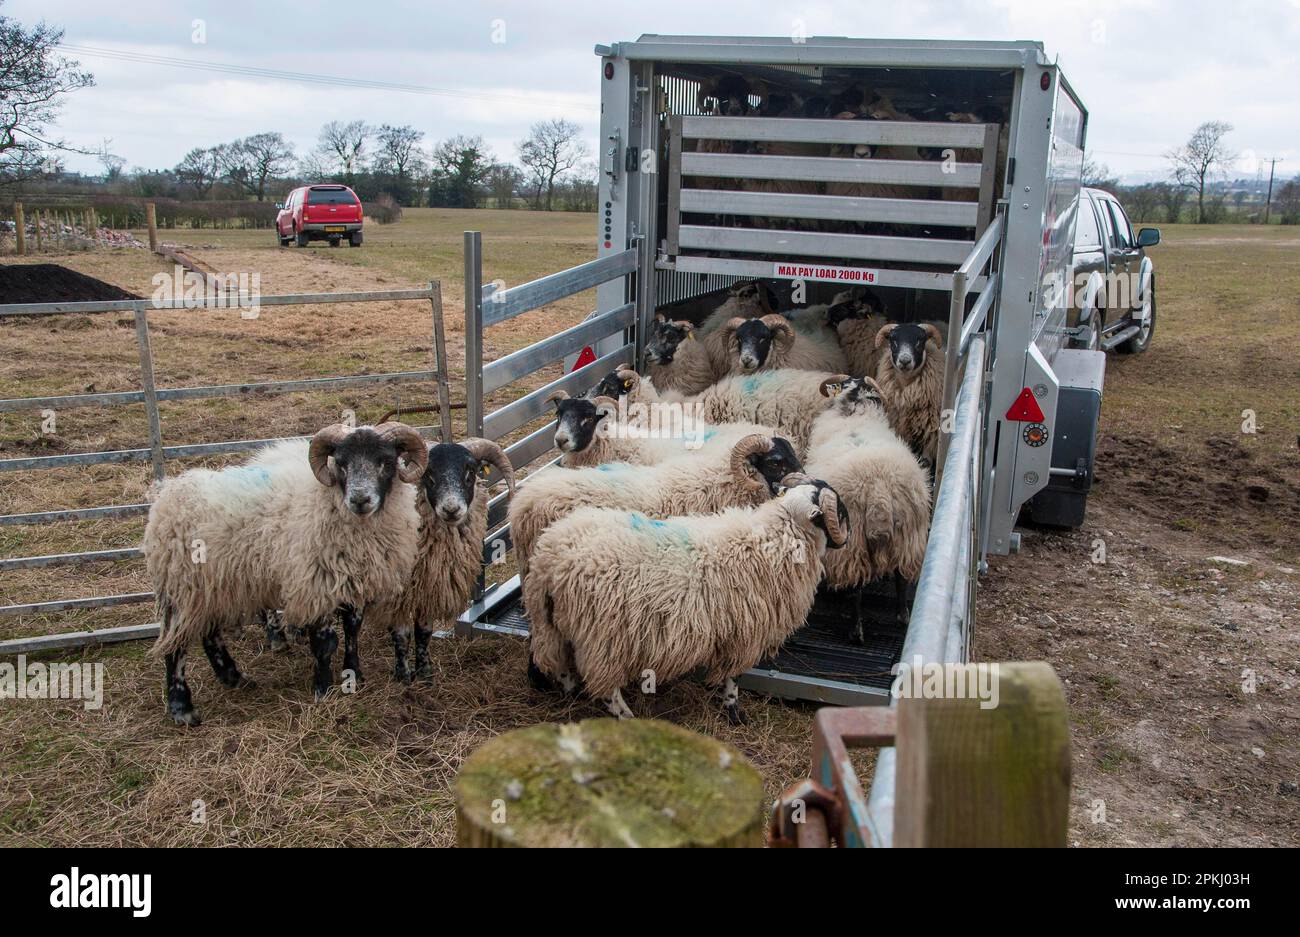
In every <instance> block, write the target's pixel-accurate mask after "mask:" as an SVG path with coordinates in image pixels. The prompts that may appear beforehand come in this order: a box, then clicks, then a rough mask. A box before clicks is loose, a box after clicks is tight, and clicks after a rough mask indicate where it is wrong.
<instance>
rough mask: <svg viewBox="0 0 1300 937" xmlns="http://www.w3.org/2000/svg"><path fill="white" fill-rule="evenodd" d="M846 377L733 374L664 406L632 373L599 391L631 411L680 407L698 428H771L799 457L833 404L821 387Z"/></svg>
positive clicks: (616, 376) (618, 375) (622, 373)
mask: <svg viewBox="0 0 1300 937" xmlns="http://www.w3.org/2000/svg"><path fill="white" fill-rule="evenodd" d="M848 377H849V375H847V374H830V373H827V372H822V371H798V370H794V369H790V368H785V369H781V370H777V371H763V372H760V373H758V374H731V375H728V376H727V377H724V378H722V380H720V381H718V382H717V383H716V384H714V385H713V386H712V387H710V388H708V389H707V390H705V391H704V392H702V393H699V394H696V395H694V396H693V397H686V398H684V399H683V398H677V397H670V398H668V399H667V400H665V398H663V397H661V396H660V394H659V392H658V390H657V389H656V388H655V386H654V384H653V383H651V382H650V381H648V380H646V379H645V378H644V377H642V376H641V375H639V374H637V373H636V372H635V371H632V370H630V369H627V368H620V369H619V370H617V371H615V372H614V373H613V374H610V375H607V376H606V377H605V378H604V379H603V380H602V383H601V386H602V387H603V388H605V389H607V390H608V391H610V392H617V393H619V394H620V395H621V396H624V397H626V398H627V400H628V407H629V409H630V408H631V407H633V406H635V405H637V404H643V405H645V406H647V407H652V408H653V407H654V406H656V405H660V406H662V405H663V404H665V403H668V404H671V405H673V406H680V407H682V408H683V411H684V412H686V413H689V414H691V416H692V418H693V419H694V420H696V421H697V422H696V425H697V426H699V425H711V426H713V427H714V428H717V429H725V424H729V423H739V422H749V423H757V424H758V425H760V426H767V427H771V428H772V431H773V432H775V433H777V434H779V435H781V436H784V437H785V438H786V439H788V440H790V443H791V445H793V446H794V448H795V451H796V452H797V453H799V454H800V456H802V455H803V453H805V452H806V451H807V450H808V434H809V433H810V432H811V431H812V423H813V420H815V419H816V418H817V415H818V414H819V413H821V412H823V411H824V410H826V408H827V407H829V406H830V403H831V402H830V400H829V399H828V398H827V396H826V395H825V394H824V393H823V391H822V386H823V385H824V384H827V383H830V384H837V383H841V382H843V381H845V380H847V379H848Z"/></svg>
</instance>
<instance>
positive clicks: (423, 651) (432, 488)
mask: <svg viewBox="0 0 1300 937" xmlns="http://www.w3.org/2000/svg"><path fill="white" fill-rule="evenodd" d="M493 468H496V469H497V470H498V471H499V472H500V473H501V476H502V478H503V479H504V480H505V483H506V487H507V489H508V491H509V492H510V494H511V495H513V494H514V492H515V474H514V468H513V466H511V464H510V460H509V459H508V458H507V457H506V454H505V452H503V451H502V449H501V447H500V446H498V445H497V444H496V443H494V442H492V441H491V440H488V439H479V438H476V437H471V438H469V439H464V440H462V441H461V442H459V443H437V444H435V445H433V446H430V447H429V457H428V464H427V465H426V467H425V469H424V474H423V476H421V478H420V483H419V484H420V490H419V494H417V496H416V499H415V506H416V511H417V512H418V514H419V519H420V521H419V523H420V526H419V539H418V542H417V545H416V548H415V555H416V561H415V568H414V569H413V570H412V572H411V577H410V580H409V581H408V582H407V584H406V588H405V589H404V590H403V591H402V592H401V594H400V595H398V596H395V597H394V598H393V599H391V600H389V601H386V602H383V603H381V604H380V605H379V606H377V607H376V609H375V612H374V614H373V615H372V616H370V617H372V618H373V619H374V620H376V621H378V622H380V623H382V624H386V625H387V626H388V630H389V636H390V638H391V640H392V642H393V660H394V665H393V679H394V680H397V681H398V682H401V683H410V682H412V681H413V680H415V679H422V680H427V679H429V678H430V677H431V676H432V669H431V667H430V665H429V638H430V637H431V636H432V634H433V628H432V625H433V623H434V622H436V621H445V620H447V619H451V618H455V617H456V616H457V615H459V614H460V613H461V611H463V610H464V609H465V607H466V606H467V605H468V604H469V600H470V597H471V595H472V594H473V591H474V585H475V583H476V582H477V580H478V575H479V572H480V571H481V570H482V568H483V536H484V534H485V533H486V532H487V505H488V488H489V485H488V484H487V478H488V476H489V475H490V474H491V472H492V469H493ZM412 631H414V638H415V661H414V668H410V667H408V666H407V649H408V647H409V645H410V643H411V638H412Z"/></svg>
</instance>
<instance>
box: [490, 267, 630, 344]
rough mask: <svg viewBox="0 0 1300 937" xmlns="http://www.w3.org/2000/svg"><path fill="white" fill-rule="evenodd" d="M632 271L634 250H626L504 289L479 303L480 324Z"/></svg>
mask: <svg viewBox="0 0 1300 937" xmlns="http://www.w3.org/2000/svg"><path fill="white" fill-rule="evenodd" d="M480 260H481V258H480ZM467 262H468V261H467ZM480 269H481V265H480ZM635 271H636V251H634V250H626V251H622V252H621V253H618V254H609V255H607V256H605V257H601V258H600V259H598V260H592V261H589V262H587V263H585V264H579V265H578V266H576V267H571V268H569V269H568V270H561V271H560V272H559V273H553V274H551V275H550V276H546V277H542V278H540V279H537V280H533V281H531V282H529V283H524V284H522V285H520V286H515V287H512V288H510V289H508V290H500V291H498V292H495V293H492V294H491V297H490V298H489V299H486V300H484V302H483V325H484V326H485V327H486V326H489V325H497V324H498V323H501V322H505V321H506V320H507V319H513V318H514V317H515V316H517V315H520V314H522V313H525V312H528V311H529V310H531V309H540V308H541V307H542V306H545V305H547V304H549V303H553V302H555V301H556V300H557V299H563V298H564V297H566V296H572V295H573V294H574V293H581V292H583V291H584V290H589V289H591V288H592V287H593V286H600V284H602V283H606V282H608V281H610V280H613V279H616V278H617V277H621V276H626V275H627V274H629V273H633V272H635ZM477 289H478V291H479V292H480V293H481V292H482V285H481V284H479V285H478V286H477Z"/></svg>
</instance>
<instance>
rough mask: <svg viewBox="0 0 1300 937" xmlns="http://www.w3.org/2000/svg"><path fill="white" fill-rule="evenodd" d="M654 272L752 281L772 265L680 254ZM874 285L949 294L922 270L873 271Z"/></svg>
mask: <svg viewBox="0 0 1300 937" xmlns="http://www.w3.org/2000/svg"><path fill="white" fill-rule="evenodd" d="M655 269H656V270H673V271H676V272H678V273H703V274H717V275H719V276H731V277H741V278H749V279H753V278H756V277H770V276H772V269H773V264H772V261H770V260H741V259H739V258H736V257H706V256H702V255H698V254H679V255H678V256H676V257H673V258H661V259H660V260H658V261H657V262H656V263H655ZM875 277H876V278H875V279H874V280H873V281H872V283H873V284H874V285H879V286H901V287H906V288H908V289H917V290H940V291H941V292H944V293H949V292H951V291H952V274H951V273H930V272H926V271H923V270H890V269H888V268H884V269H880V270H876V271H875ZM984 282H985V281H984V278H983V277H980V278H978V279H976V280H972V281H971V283H970V285H969V286H968V287H967V290H968V292H977V291H979V290H982V289H983V288H984Z"/></svg>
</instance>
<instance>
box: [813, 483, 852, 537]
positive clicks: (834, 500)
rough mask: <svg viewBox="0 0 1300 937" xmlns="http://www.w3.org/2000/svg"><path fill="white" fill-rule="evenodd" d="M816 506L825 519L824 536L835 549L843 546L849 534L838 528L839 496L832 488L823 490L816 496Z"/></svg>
mask: <svg viewBox="0 0 1300 937" xmlns="http://www.w3.org/2000/svg"><path fill="white" fill-rule="evenodd" d="M817 506H818V507H819V508H821V512H822V517H823V518H825V521H824V523H825V524H826V536H827V537H829V538H830V541H831V543H833V544H835V545H836V546H837V547H840V546H843V545H844V541H846V540H848V539H849V532H848V531H847V530H845V529H844V528H843V527H841V526H840V496H839V495H837V494H836V493H835V489H833V488H823V489H822V490H821V493H820V494H819V495H818V496H817Z"/></svg>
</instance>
